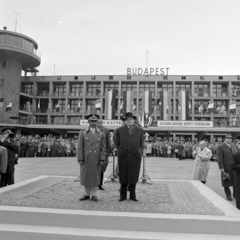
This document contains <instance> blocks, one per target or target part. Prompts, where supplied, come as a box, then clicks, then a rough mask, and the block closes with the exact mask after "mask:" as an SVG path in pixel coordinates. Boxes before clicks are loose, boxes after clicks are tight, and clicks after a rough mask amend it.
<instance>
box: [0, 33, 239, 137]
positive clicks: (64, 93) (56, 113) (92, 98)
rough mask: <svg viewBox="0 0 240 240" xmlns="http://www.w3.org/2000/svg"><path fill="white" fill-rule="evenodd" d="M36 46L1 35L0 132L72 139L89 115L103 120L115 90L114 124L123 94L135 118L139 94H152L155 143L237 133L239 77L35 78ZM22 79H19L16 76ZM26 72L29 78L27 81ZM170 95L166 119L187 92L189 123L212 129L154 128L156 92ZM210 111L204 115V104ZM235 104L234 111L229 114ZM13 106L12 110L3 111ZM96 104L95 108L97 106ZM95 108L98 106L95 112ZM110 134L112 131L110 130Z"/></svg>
mask: <svg viewBox="0 0 240 240" xmlns="http://www.w3.org/2000/svg"><path fill="white" fill-rule="evenodd" d="M37 49H38V45H37V43H36V42H35V41H34V40H33V39H31V38H29V37H27V36H25V35H22V34H18V33H14V32H9V31H6V30H5V31H0V64H1V71H0V81H1V82H0V99H1V102H0V112H1V114H0V127H1V129H4V128H9V127H11V128H13V129H16V130H17V131H18V132H23V133H30V134H35V133H38V134H47V133H57V134H61V135H64V136H66V135H69V134H71V133H73V134H75V133H78V131H79V130H80V129H81V128H83V127H85V126H81V125H80V120H82V119H85V117H86V115H88V114H89V113H97V114H99V115H100V116H101V117H102V118H103V119H104V118H105V112H106V110H105V104H106V102H105V101H106V95H107V91H109V90H110V89H116V90H117V100H116V101H117V104H116V105H117V107H116V111H115V119H121V116H122V111H121V109H120V103H121V101H122V98H123V92H124V91H132V92H133V95H134V100H133V101H134V105H135V106H136V107H135V108H134V110H133V113H134V114H135V115H136V116H138V115H139V114H140V113H141V112H142V111H143V110H144V109H143V94H144V91H150V92H151V93H152V100H151V101H152V108H153V117H154V121H155V124H154V123H153V124H152V125H151V126H150V127H148V128H147V129H146V131H147V132H148V133H149V134H150V136H151V137H155V138H166V137H167V138H169V137H171V138H173V139H176V138H179V137H183V138H185V139H191V140H192V139H195V138H198V139H200V138H201V137H203V136H205V137H206V138H208V139H209V141H211V140H214V139H215V140H216V141H221V140H222V137H223V136H224V134H225V133H232V134H233V135H234V136H235V137H236V136H237V135H238V132H239V118H238V116H239V115H240V76H197V75H187V76H180V75H168V76H167V75H155V76H144V75H140V76H139V75H133V76H128V75H85V76H83V75H74V76H36V74H35V73H36V72H37V71H38V70H37V69H36V67H37V66H39V65H40V62H41V59H40V55H39V54H38V53H37ZM22 71H24V72H25V74H24V75H25V76H21V72H22ZM29 73H31V75H32V76H28V75H29ZM162 91H167V92H168V95H169V96H170V106H169V119H168V120H172V121H179V120H180V116H179V114H180V111H179V106H178V102H179V95H180V92H181V91H186V92H189V106H190V107H189V119H188V120H191V121H212V122H213V128H211V129H182V128H177V127H176V128H167V129H166V128H164V127H157V125H156V121H158V120H162V117H161V114H160V92H162ZM211 101H212V102H213V105H214V111H213V112H211V113H210V112H209V111H208V105H209V102H211ZM233 101H235V105H236V109H235V110H236V111H235V112H234V113H232V112H231V111H230V105H231V103H232V102H233ZM10 103H12V109H11V111H6V108H7V107H8V106H9V104H10ZM96 103H98V105H96ZM99 106H101V107H100V108H99ZM110 128H111V130H114V129H115V127H110Z"/></svg>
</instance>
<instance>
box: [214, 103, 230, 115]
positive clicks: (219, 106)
mask: <svg viewBox="0 0 240 240" xmlns="http://www.w3.org/2000/svg"><path fill="white" fill-rule="evenodd" d="M227 111H228V106H227V101H226V100H214V113H215V114H221V115H227Z"/></svg>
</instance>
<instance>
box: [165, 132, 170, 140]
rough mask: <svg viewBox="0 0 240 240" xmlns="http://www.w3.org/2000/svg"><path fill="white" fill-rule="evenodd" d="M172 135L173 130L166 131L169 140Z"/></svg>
mask: <svg viewBox="0 0 240 240" xmlns="http://www.w3.org/2000/svg"><path fill="white" fill-rule="evenodd" d="M170 136H171V131H167V132H166V139H167V140H169V138H170Z"/></svg>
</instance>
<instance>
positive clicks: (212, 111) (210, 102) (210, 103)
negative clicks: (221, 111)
mask: <svg viewBox="0 0 240 240" xmlns="http://www.w3.org/2000/svg"><path fill="white" fill-rule="evenodd" d="M207 112H208V113H214V103H213V100H212V99H211V100H210V101H209V102H208V106H207Z"/></svg>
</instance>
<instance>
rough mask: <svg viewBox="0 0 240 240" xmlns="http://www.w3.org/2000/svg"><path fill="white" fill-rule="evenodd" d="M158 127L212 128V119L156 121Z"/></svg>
mask: <svg viewBox="0 0 240 240" xmlns="http://www.w3.org/2000/svg"><path fill="white" fill-rule="evenodd" d="M157 126H158V127H181V128H212V127H213V122H212V121H157Z"/></svg>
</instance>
